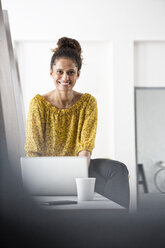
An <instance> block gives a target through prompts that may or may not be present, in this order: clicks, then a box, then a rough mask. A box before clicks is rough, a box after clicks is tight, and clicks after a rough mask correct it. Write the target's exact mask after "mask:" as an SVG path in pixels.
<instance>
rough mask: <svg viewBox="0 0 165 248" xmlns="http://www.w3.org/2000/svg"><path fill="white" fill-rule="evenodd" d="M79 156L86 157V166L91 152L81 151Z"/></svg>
mask: <svg viewBox="0 0 165 248" xmlns="http://www.w3.org/2000/svg"><path fill="white" fill-rule="evenodd" d="M78 155H79V156H85V157H88V167H89V165H90V158H91V153H90V152H89V151H81V152H79V154H78Z"/></svg>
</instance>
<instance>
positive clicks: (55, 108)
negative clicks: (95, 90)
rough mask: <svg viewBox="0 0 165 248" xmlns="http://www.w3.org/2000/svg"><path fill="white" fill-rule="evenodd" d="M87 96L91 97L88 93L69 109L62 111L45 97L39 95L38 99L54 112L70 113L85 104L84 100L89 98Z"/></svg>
mask: <svg viewBox="0 0 165 248" xmlns="http://www.w3.org/2000/svg"><path fill="white" fill-rule="evenodd" d="M87 95H89V94H88V93H84V94H82V95H81V96H80V98H79V99H78V100H77V101H76V102H75V103H74V104H73V105H72V106H70V107H69V108H65V109H60V108H57V107H56V106H54V105H52V104H51V103H50V102H49V101H48V100H46V98H45V97H43V96H41V95H40V94H37V95H36V97H37V98H39V99H40V100H42V101H43V102H44V103H45V105H46V106H48V107H49V108H51V109H52V110H54V111H56V112H68V111H70V110H73V109H75V108H77V107H78V106H80V105H81V104H82V103H83V99H84V98H86V97H87Z"/></svg>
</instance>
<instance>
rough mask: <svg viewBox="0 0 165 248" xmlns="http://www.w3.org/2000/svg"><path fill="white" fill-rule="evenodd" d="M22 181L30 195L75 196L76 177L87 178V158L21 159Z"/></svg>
mask: <svg viewBox="0 0 165 248" xmlns="http://www.w3.org/2000/svg"><path fill="white" fill-rule="evenodd" d="M20 162H21V172H22V180H23V185H24V187H25V189H26V190H27V191H28V193H30V194H31V195H77V190H76V181H75V178H77V177H88V158H87V157H85V156H84V157H80V156H78V157H76V156H75V157H72V156H69V157H67V156H64V157H62V156H61V157H21V158H20Z"/></svg>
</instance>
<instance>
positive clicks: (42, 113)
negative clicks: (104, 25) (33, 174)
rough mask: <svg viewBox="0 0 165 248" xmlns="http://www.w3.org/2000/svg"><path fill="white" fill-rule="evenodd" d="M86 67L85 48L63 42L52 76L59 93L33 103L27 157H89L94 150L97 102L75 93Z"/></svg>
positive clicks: (53, 60) (55, 56) (70, 41)
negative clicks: (82, 69)
mask: <svg viewBox="0 0 165 248" xmlns="http://www.w3.org/2000/svg"><path fill="white" fill-rule="evenodd" d="M81 66H82V56H81V46H80V44H79V42H78V41H77V40H75V39H71V38H67V37H63V38H61V39H59V41H58V43H57V48H56V49H53V56H52V58H51V63H50V76H51V77H52V79H53V81H54V85H55V89H54V90H52V91H51V92H48V93H46V94H44V95H42V96H41V95H39V94H37V95H36V96H35V97H34V98H33V99H32V100H31V102H30V106H29V112H28V118H27V125H26V144H25V150H26V155H27V156H87V157H88V158H89V161H90V155H91V153H92V150H93V148H94V143H95V135H96V128H97V102H96V99H95V98H94V97H93V96H92V95H90V94H88V93H85V94H82V93H80V92H76V91H74V90H73V87H74V86H75V84H76V81H77V79H78V78H79V76H80V69H81Z"/></svg>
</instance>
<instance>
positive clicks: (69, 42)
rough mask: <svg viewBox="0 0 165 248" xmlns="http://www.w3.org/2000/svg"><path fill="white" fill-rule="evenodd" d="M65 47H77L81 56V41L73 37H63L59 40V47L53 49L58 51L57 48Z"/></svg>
mask: <svg viewBox="0 0 165 248" xmlns="http://www.w3.org/2000/svg"><path fill="white" fill-rule="evenodd" d="M64 48H71V49H75V50H76V52H77V53H78V55H79V56H81V52H82V50H81V46H80V44H79V42H78V41H77V40H75V39H72V38H67V37H62V38H60V39H59V40H58V42H57V48H56V49H53V52H56V51H57V50H60V49H64Z"/></svg>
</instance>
